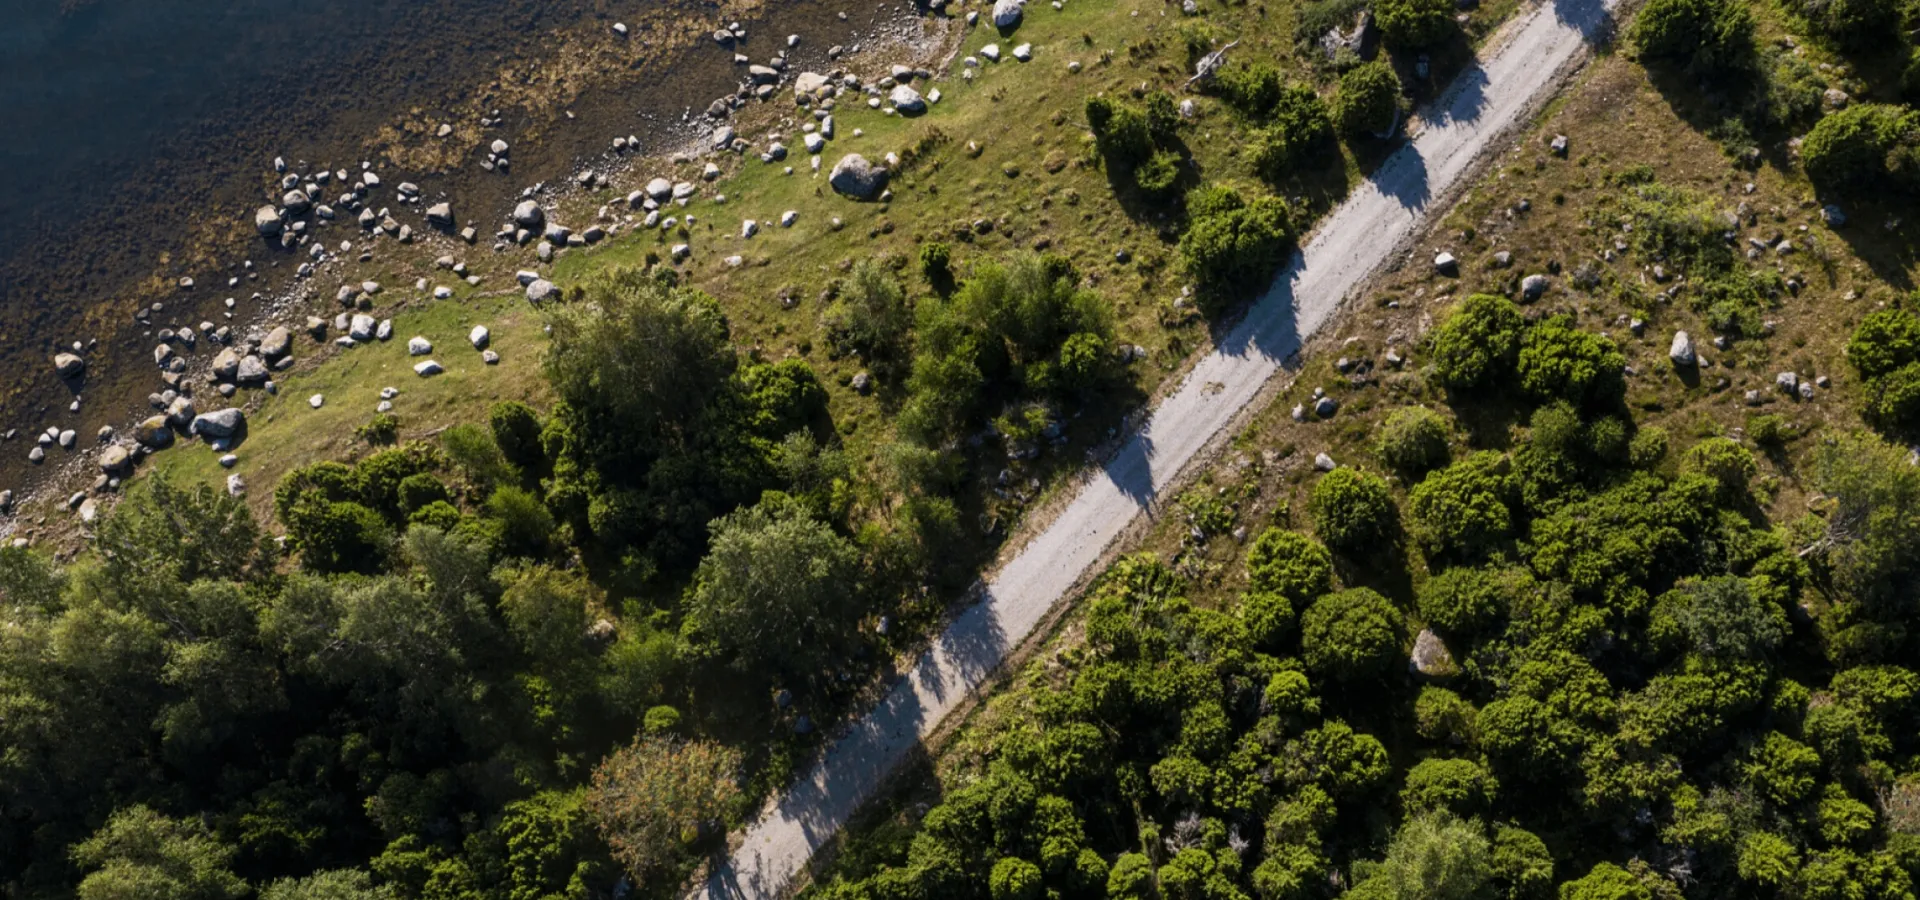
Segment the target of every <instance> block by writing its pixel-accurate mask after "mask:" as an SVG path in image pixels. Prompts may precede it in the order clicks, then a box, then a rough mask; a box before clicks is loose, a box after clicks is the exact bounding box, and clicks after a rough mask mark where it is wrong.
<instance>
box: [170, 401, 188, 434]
mask: <svg viewBox="0 0 1920 900" xmlns="http://www.w3.org/2000/svg"><path fill="white" fill-rule="evenodd" d="M193 418H194V409H193V398H192V397H175V398H173V402H172V403H169V404H167V424H169V425H175V426H179V427H181V428H185V427H187V425H188V424H189V423H191V422H192V421H193Z"/></svg>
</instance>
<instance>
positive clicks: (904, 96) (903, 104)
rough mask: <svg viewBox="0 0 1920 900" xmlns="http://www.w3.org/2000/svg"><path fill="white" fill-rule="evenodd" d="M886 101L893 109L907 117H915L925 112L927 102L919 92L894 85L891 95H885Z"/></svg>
mask: <svg viewBox="0 0 1920 900" xmlns="http://www.w3.org/2000/svg"><path fill="white" fill-rule="evenodd" d="M887 101H888V102H890V103H892V104H893V108H894V109H897V110H899V111H900V112H902V113H905V114H906V115H909V116H917V115H919V114H921V113H923V112H926V111H927V101H926V99H925V98H923V97H921V96H920V92H919V91H916V90H914V89H913V88H910V87H908V86H906V85H904V84H902V85H896V86H895V87H894V89H893V93H891V94H888V95H887Z"/></svg>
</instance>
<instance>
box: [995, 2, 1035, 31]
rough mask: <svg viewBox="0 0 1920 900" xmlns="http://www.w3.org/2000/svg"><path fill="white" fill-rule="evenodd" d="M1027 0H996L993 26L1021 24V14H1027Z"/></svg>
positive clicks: (1004, 26) (1006, 26) (1002, 26)
mask: <svg viewBox="0 0 1920 900" xmlns="http://www.w3.org/2000/svg"><path fill="white" fill-rule="evenodd" d="M1026 7H1027V0H995V2H994V4H993V27H995V28H1013V27H1016V26H1018V25H1019V24H1020V18H1021V16H1023V15H1025V14H1026Z"/></svg>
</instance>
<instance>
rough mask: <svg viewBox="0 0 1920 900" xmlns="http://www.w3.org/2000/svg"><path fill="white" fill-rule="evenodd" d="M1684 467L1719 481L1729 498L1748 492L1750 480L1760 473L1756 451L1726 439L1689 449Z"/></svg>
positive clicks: (1721, 489) (1723, 492) (1705, 442)
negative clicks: (1755, 462) (1755, 455)
mask: <svg viewBox="0 0 1920 900" xmlns="http://www.w3.org/2000/svg"><path fill="white" fill-rule="evenodd" d="M1681 468H1682V469H1683V470H1684V471H1687V472H1698V473H1700V474H1702V475H1705V476H1707V477H1709V478H1712V479H1713V480H1714V481H1716V482H1719V484H1720V491H1721V493H1722V494H1723V495H1724V496H1728V497H1733V496H1738V495H1740V494H1743V493H1745V492H1746V490H1747V481H1748V480H1749V479H1751V478H1753V476H1754V473H1755V472H1758V471H1759V467H1758V466H1757V465H1755V464H1754V461H1753V452H1752V451H1750V450H1748V449H1747V448H1745V447H1742V446H1740V445H1739V444H1737V443H1735V442H1734V441H1733V440H1732V439H1731V438H1723V437H1715V438H1707V439H1706V440H1704V441H1701V442H1700V443H1698V444H1695V445H1693V446H1692V447H1691V448H1688V450H1687V456H1686V459H1685V460H1683V461H1682V465H1681Z"/></svg>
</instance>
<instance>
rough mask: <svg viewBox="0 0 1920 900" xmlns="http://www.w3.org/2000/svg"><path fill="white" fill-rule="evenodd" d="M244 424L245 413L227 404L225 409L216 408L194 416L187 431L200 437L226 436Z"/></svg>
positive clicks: (245, 421)
mask: <svg viewBox="0 0 1920 900" xmlns="http://www.w3.org/2000/svg"><path fill="white" fill-rule="evenodd" d="M246 424H247V414H246V413H243V412H241V411H240V410H239V408H238V407H233V406H229V407H227V408H226V409H216V410H214V411H213V412H205V413H201V414H199V415H197V416H194V417H193V425H192V426H190V427H189V428H188V429H187V431H188V433H190V434H196V435H199V436H201V437H207V438H227V437H233V435H234V433H235V432H238V431H239V430H240V429H241V428H243V427H245V426H246Z"/></svg>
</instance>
